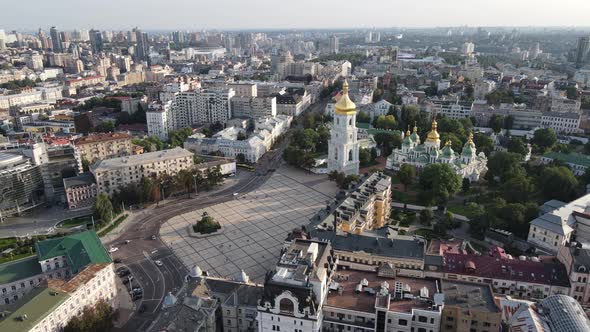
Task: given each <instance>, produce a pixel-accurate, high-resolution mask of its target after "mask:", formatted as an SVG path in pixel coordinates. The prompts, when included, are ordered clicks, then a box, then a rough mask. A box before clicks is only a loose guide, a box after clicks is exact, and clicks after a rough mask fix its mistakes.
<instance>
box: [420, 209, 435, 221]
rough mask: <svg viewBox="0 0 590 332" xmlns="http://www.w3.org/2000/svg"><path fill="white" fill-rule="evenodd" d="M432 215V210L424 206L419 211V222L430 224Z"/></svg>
mask: <svg viewBox="0 0 590 332" xmlns="http://www.w3.org/2000/svg"><path fill="white" fill-rule="evenodd" d="M433 216H434V215H433V213H432V210H431V209H430V208H425V209H424V210H422V211H420V223H421V224H423V225H430V221H431V220H432V218H433Z"/></svg>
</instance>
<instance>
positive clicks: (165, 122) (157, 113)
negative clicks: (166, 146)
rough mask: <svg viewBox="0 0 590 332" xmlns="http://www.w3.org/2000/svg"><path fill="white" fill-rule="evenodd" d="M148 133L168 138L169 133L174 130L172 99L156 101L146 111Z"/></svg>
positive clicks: (164, 138)
mask: <svg viewBox="0 0 590 332" xmlns="http://www.w3.org/2000/svg"><path fill="white" fill-rule="evenodd" d="M145 117H146V122H147V128H148V135H149V136H157V137H159V138H160V139H161V140H164V141H165V140H168V133H169V132H170V131H171V130H173V128H174V127H173V126H172V119H171V117H172V101H171V100H169V101H167V102H165V103H158V102H154V103H151V104H149V106H148V110H147V112H146V113H145Z"/></svg>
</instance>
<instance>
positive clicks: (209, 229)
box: [193, 212, 221, 234]
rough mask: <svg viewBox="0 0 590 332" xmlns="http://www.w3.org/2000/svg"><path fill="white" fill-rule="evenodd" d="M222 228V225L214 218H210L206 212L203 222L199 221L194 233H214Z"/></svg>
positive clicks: (194, 226)
mask: <svg viewBox="0 0 590 332" xmlns="http://www.w3.org/2000/svg"><path fill="white" fill-rule="evenodd" d="M220 228H221V225H220V224H219V223H218V222H217V221H215V219H213V217H211V216H209V215H208V214H207V212H204V213H203V217H202V218H201V220H199V221H197V223H196V224H195V225H193V231H194V232H195V233H201V234H210V233H214V232H216V231H217V230H218V229H220Z"/></svg>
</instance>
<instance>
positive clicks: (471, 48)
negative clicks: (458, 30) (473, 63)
mask: <svg viewBox="0 0 590 332" xmlns="http://www.w3.org/2000/svg"><path fill="white" fill-rule="evenodd" d="M473 52H475V44H474V43H470V42H466V43H463V46H461V53H463V54H465V55H469V54H471V53H473Z"/></svg>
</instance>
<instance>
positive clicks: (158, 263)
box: [154, 260, 164, 266]
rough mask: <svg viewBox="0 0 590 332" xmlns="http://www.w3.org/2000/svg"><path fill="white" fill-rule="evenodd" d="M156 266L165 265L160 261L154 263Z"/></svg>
mask: <svg viewBox="0 0 590 332" xmlns="http://www.w3.org/2000/svg"><path fill="white" fill-rule="evenodd" d="M154 264H156V265H157V266H162V265H164V264H163V263H162V261H160V260H157V261H154Z"/></svg>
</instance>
